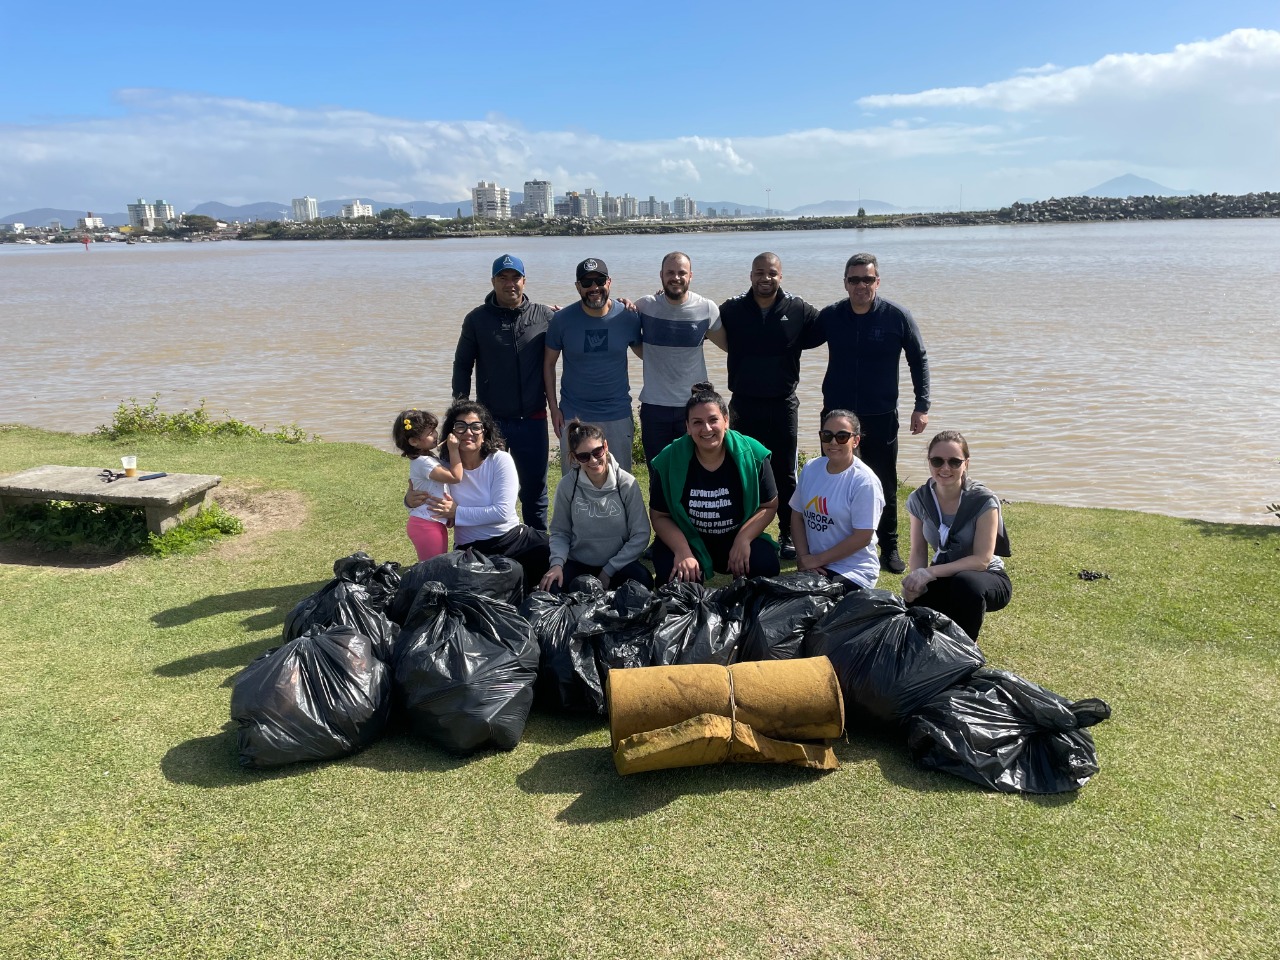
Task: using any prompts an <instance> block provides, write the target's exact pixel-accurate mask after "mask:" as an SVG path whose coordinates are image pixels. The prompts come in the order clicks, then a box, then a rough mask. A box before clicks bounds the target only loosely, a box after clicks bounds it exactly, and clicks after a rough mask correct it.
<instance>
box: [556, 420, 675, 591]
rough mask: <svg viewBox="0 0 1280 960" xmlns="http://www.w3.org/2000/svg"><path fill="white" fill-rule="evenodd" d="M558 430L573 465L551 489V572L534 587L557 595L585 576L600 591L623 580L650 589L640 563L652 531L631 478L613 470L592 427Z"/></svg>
mask: <svg viewBox="0 0 1280 960" xmlns="http://www.w3.org/2000/svg"><path fill="white" fill-rule="evenodd" d="M564 429H565V435H566V437H567V440H568V444H567V445H568V448H569V449H570V450H571V451H573V463H572V464H571V465H570V467H569V469H568V471H567V472H566V473H565V475H564V476H563V477H562V478H561V480H560V485H559V486H557V487H556V499H555V508H554V511H553V513H552V515H551V569H550V570H548V571H547V574H546V576H544V577H543V578H542V582H541V583H540V584H539V586H540V587H541V588H542V589H543V590H559V589H560V588H561V587H563V586H564V585H565V584H567V583H572V582H573V579H574V578H575V577H578V576H581V575H582V574H584V573H589V574H592V575H593V576H595V577H598V578H599V580H600V582H601V583H602V584H604V586H605V587H606V589H610V588H612V589H616V588H617V587H618V586H619V585H620V584H621V583H622V582H623V581H624V580H636V581H638V582H640V583H642V584H644V585H645V586H646V587H649V588H652V587H653V574H651V573H650V572H649V571H648V570H647V569H646V568H645V567H644V566H643V565H642V564H641V563H640V556H641V554H643V553H644V550H645V547H647V546H648V545H649V536H650V533H651V532H652V531H651V529H650V527H649V513H648V511H647V510H646V509H645V505H644V497H643V496H642V495H641V493H640V487H639V485H638V484H637V483H636V478H635V477H633V476H632V475H631V474H629V473H627V471H625V470H623V469H622V468H621V467H619V466H618V461H617V460H615V459H614V458H613V456H612V455H611V454H610V453H609V442H608V441H607V440H606V439H605V438H604V431H603V430H601V429H600V428H599V427H598V426H596V425H595V424H593V423H582V422H581V421H580V420H577V419H574V420H571V421H570V422H569V423H568V424H566V425H565V428H564Z"/></svg>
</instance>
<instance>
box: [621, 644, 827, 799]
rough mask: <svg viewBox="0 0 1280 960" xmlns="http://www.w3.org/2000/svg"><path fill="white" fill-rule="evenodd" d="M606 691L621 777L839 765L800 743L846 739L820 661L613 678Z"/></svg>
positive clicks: (652, 670)
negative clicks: (677, 770) (744, 766)
mask: <svg viewBox="0 0 1280 960" xmlns="http://www.w3.org/2000/svg"><path fill="white" fill-rule="evenodd" d="M606 689H607V692H608V697H609V733H610V738H611V740H612V742H613V761H614V765H615V766H616V767H617V768H618V772H619V773H624V774H625V773H639V772H641V771H644V770H659V769H664V768H668V767H690V766H699V765H702V764H711V763H724V762H726V761H727V762H732V763H788V764H794V765H797V766H803V767H812V768H815V769H820V770H833V769H835V768H836V767H838V766H839V761H838V760H837V759H836V756H835V752H834V751H833V750H832V749H831V747H830V746H828V745H826V744H815V743H799V742H796V741H806V740H808V741H811V740H823V739H827V738H831V737H838V736H840V734H841V733H843V732H844V701H843V699H842V698H841V694H840V684H839V681H838V680H837V679H836V675H835V671H834V670H833V669H832V667H831V661H829V660H828V659H827V658H826V657H812V658H808V659H803V660H764V661H759V662H750V663H737V664H734V665H733V666H732V667H729V668H725V667H721V666H712V665H689V666H679V667H637V668H633V669H630V670H610V671H609V679H608V682H607V684H606Z"/></svg>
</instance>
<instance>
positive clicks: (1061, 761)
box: [907, 668, 1111, 793]
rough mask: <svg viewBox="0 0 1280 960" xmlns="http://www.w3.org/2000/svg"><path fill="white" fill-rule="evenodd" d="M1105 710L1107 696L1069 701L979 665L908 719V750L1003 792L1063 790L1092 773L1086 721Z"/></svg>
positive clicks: (934, 766)
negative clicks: (980, 667) (1104, 699)
mask: <svg viewBox="0 0 1280 960" xmlns="http://www.w3.org/2000/svg"><path fill="white" fill-rule="evenodd" d="M1110 716H1111V708H1110V707H1109V706H1108V705H1107V704H1106V702H1105V701H1102V700H1096V699H1089V700H1077V701H1076V702H1075V703H1072V702H1071V701H1070V700H1068V699H1066V698H1065V697H1061V696H1059V695H1058V694H1056V693H1053V692H1052V691H1050V690H1046V689H1045V688H1044V687H1042V686H1040V685H1039V684H1035V683H1032V682H1031V681H1030V680H1024V679H1023V678H1022V677H1019V676H1016V675H1014V674H1012V673H1008V672H1007V671H1004V670H992V669H989V668H983V669H980V670H976V671H975V672H974V673H973V675H972V676H971V677H969V679H968V680H966V681H964V682H963V683H961V684H957V685H956V686H954V687H950V688H949V689H947V690H944V691H943V692H942V693H940V694H938V695H937V696H936V697H934V698H933V699H932V700H930V701H929V702H928V703H926V704H924V706H922V707H921V708H920V709H919V710H918V711H916V713H914V714H913V715H912V716H911V717H910V719H908V721H907V745H908V747H909V748H910V750H911V756H912V758H913V759H914V760H915V762H916V763H918V764H919V765H920V766H922V767H924V768H925V769H926V770H941V771H943V772H944V773H952V774H955V775H956V776H957V777H964V778H965V779H966V780H972V781H973V782H974V783H976V784H979V785H981V786H984V787H990V788H991V789H992V790H999V791H1001V792H1003V793H1066V792H1068V791H1071V790H1079V789H1080V788H1081V787H1083V786H1084V785H1085V784H1086V783H1088V782H1089V778H1090V777H1092V776H1093V775H1094V774H1095V773H1097V772H1098V753H1097V750H1096V749H1095V748H1094V744H1093V735H1092V734H1090V733H1089V731H1088V730H1086V729H1085V727H1091V726H1093V725H1094V724H1096V723H1101V722H1102V721H1103V720H1106V719H1107V718H1109V717H1110Z"/></svg>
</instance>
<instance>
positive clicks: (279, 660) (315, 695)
mask: <svg viewBox="0 0 1280 960" xmlns="http://www.w3.org/2000/svg"><path fill="white" fill-rule="evenodd" d="M390 712H391V668H390V667H388V666H387V664H385V663H384V662H383V661H382V660H380V659H379V658H378V657H377V656H376V655H375V654H374V651H373V642H372V641H371V640H370V639H369V638H368V637H366V636H362V635H361V634H359V633H357V632H356V631H355V630H353V629H351V628H350V627H346V626H338V627H329V628H320V627H313V628H312V629H311V630H309V631H308V632H307V633H304V634H303V635H302V636H300V637H298V638H296V639H294V640H290V641H289V642H288V643H285V644H283V645H281V646H279V647H275V648H274V649H272V650H268V651H267V652H266V653H264V654H263V655H262V656H260V657H258V659H256V660H254V661H253V662H252V663H250V664H249V665H248V666H247V667H245V668H244V670H243V671H241V673H240V675H239V676H238V677H236V682H235V686H234V687H233V688H232V691H231V719H232V720H234V721H236V722H237V723H238V724H240V731H239V739H240V765H241V766H242V767H252V768H254V769H265V768H268V767H281V766H284V765H285V764H289V763H301V762H303V761H307V760H333V759H335V758H337V757H345V756H347V755H349V754H352V753H355V752H356V751H358V750H362V749H364V748H365V747H367V746H369V744H371V743H373V741H375V740H376V739H378V737H379V736H380V735H381V734H382V731H383V730H384V729H385V728H386V725H387V717H388V716H389V714H390Z"/></svg>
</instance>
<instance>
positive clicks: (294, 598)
mask: <svg viewBox="0 0 1280 960" xmlns="http://www.w3.org/2000/svg"><path fill="white" fill-rule="evenodd" d="M328 582H329V581H328V580H315V581H312V582H311V583H296V584H292V585H290V586H281V587H261V588H259V589H257V590H237V591H236V592H235V593H220V594H215V595H214V596H209V597H201V598H200V599H199V600H195V601H193V602H191V603H188V604H186V605H185V606H181V607H173V608H171V609H169V610H161V611H160V612H159V613H157V614H154V615H153V616H152V617H151V622H152V623H154V624H155V625H156V626H157V627H180V626H183V625H184V624H188V623H191V622H192V621H195V620H203V619H204V618H205V617H216V616H219V615H221V614H224V613H230V612H232V611H235V610H254V611H257V612H255V613H252V614H250V615H249V616H247V617H245V618H244V619H243V620H241V621H240V622H241V623H242V624H243V625H244V626H245V628H246V629H248V630H269V629H271V628H272V627H283V626H284V618H285V615H286V614H287V613H288V612H289V611H290V610H292V609H293V608H294V607H295V606H296V605H297V604H298V601H300V600H302V599H304V598H306V597H308V596H310V595H311V594H313V593H315V592H316V591H317V590H319V589H320V588H321V587H323V586H324V585H325V584H326V583H328Z"/></svg>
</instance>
